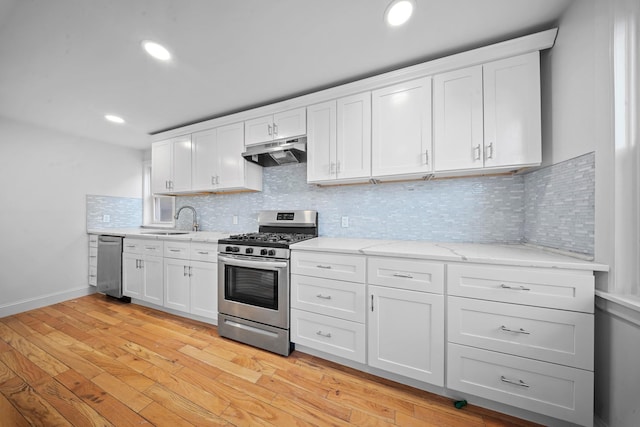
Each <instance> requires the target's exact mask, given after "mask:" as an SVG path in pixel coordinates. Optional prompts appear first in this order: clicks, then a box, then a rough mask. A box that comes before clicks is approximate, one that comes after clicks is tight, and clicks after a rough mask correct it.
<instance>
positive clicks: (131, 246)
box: [127, 245, 136, 248]
mask: <svg viewBox="0 0 640 427" xmlns="http://www.w3.org/2000/svg"><path fill="white" fill-rule="evenodd" d="M127 247H128V248H135V247H136V245H127Z"/></svg>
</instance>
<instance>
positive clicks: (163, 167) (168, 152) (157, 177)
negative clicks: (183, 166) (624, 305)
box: [151, 140, 173, 193]
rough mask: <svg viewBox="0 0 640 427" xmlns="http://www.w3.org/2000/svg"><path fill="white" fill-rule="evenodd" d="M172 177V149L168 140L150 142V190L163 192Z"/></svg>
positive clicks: (167, 187) (168, 188)
mask: <svg viewBox="0 0 640 427" xmlns="http://www.w3.org/2000/svg"><path fill="white" fill-rule="evenodd" d="M172 179H173V149H172V143H171V141H170V140H167V141H160V142H154V143H153V144H151V192H153V193H165V192H167V191H169V190H170V187H169V184H170V182H171V180H172Z"/></svg>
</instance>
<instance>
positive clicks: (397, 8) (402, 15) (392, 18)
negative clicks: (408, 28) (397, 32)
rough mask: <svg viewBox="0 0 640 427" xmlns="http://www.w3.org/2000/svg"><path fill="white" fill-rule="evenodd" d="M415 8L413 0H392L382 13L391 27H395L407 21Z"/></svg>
mask: <svg viewBox="0 0 640 427" xmlns="http://www.w3.org/2000/svg"><path fill="white" fill-rule="evenodd" d="M415 8H416V4H415V1H414V0H393V1H392V2H391V4H389V6H388V7H387V10H386V11H385V12H384V18H385V20H386V21H387V24H389V25H390V26H392V27H397V26H399V25H402V24H404V23H405V22H407V21H408V20H409V18H410V17H411V14H412V13H413V10H414V9H415Z"/></svg>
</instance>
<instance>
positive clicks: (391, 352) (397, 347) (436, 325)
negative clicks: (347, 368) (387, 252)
mask: <svg viewBox="0 0 640 427" xmlns="http://www.w3.org/2000/svg"><path fill="white" fill-rule="evenodd" d="M368 301H369V304H370V306H369V311H368V313H369V323H368V328H369V334H368V337H369V340H368V347H369V365H370V366H373V367H375V368H380V369H384V370H385V371H389V372H394V373H396V374H400V375H404V376H406V377H409V378H413V379H415V380H418V381H424V382H427V383H430V384H434V385H437V386H443V385H444V297H443V296H442V295H435V294H430V293H425V292H414V291H406V290H403V289H392V288H385V287H381V286H373V285H369V300H368Z"/></svg>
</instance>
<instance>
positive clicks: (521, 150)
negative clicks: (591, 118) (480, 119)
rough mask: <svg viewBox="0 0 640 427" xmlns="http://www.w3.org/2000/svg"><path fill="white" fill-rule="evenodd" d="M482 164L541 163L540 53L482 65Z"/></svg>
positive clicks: (487, 165) (494, 165)
mask: <svg viewBox="0 0 640 427" xmlns="http://www.w3.org/2000/svg"><path fill="white" fill-rule="evenodd" d="M483 71H484V145H485V152H486V153H485V167H499V166H509V165H526V164H540V162H541V161H542V158H541V156H542V150H541V146H542V145H541V144H542V143H541V119H540V114H541V113H540V54H539V52H537V51H536V52H532V53H528V54H526V55H520V56H516V57H513V58H507V59H503V60H500V61H495V62H491V63H488V64H485V65H484V69H483Z"/></svg>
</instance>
